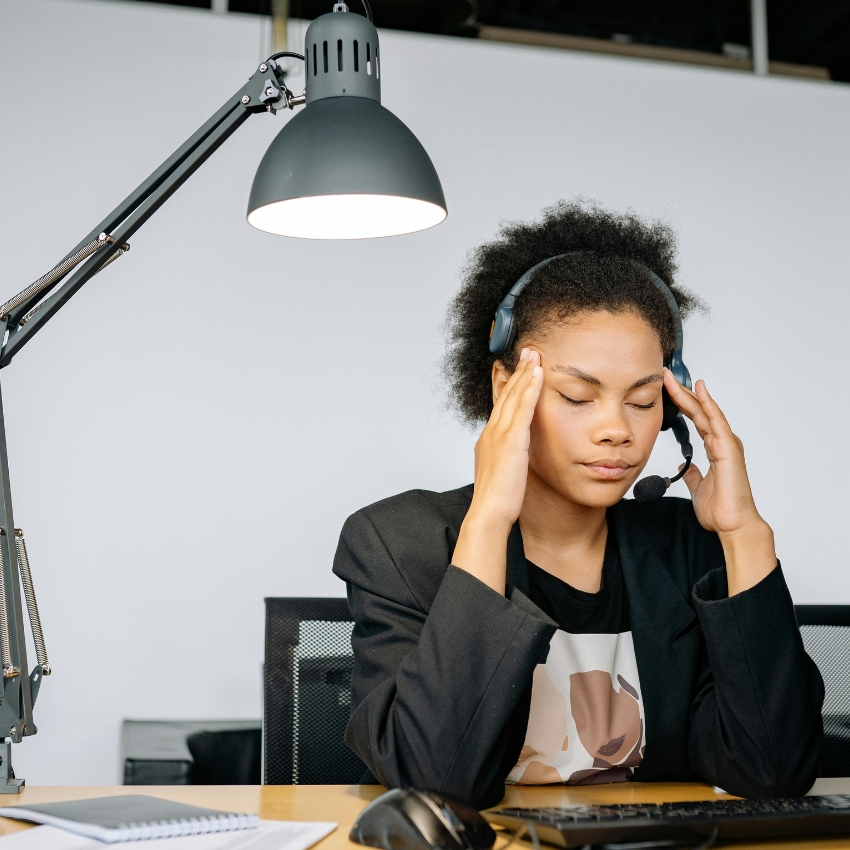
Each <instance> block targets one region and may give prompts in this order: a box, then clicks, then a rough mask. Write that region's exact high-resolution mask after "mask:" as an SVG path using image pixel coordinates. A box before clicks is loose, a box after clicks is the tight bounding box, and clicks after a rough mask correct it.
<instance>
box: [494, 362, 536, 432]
mask: <svg viewBox="0 0 850 850" xmlns="http://www.w3.org/2000/svg"><path fill="white" fill-rule="evenodd" d="M536 369H540V355H539V354H538V353H537V352H536V351H529V355H528V358H527V359H526V361H525V364H524V368H523V373H522V375H520V376H519V378H517V381H516V383H515V384H514V385H513V386H512V387H511V389H510V391H509V392H508V395H507V397H506V398H505V401H504V403H503V404H502V409H501V411H500V412H499V421H498V423H497V424H498V427H499V428H500V429H502V428H505V429H506V428H510V427H511V423H512V422H513V418H514V415H515V414H516V410H517V407H518V405H519V404H520V401H521V400H522V399H523V397H524V395H525V393H526V392H527V391H528V388H529V386H530V385H531V384H532V382H533V381H535V380H536V383H537V384H540V385H542V382H543V381H542V372H543V370H542V369H540V372H537V373H536V374H535V370H536ZM539 395H540V386H537V388H536V389H535V390H534V404H535V405H536V404H537V398H538V396H539Z"/></svg>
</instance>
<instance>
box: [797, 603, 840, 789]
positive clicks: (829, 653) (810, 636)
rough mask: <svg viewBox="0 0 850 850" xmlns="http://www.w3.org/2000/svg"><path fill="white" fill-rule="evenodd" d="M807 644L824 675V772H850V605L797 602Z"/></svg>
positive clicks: (832, 774)
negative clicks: (802, 603)
mask: <svg viewBox="0 0 850 850" xmlns="http://www.w3.org/2000/svg"><path fill="white" fill-rule="evenodd" d="M794 610H795V611H796V613H797V622H798V623H799V624H800V634H802V636H803V645H804V646H805V647H806V652H808V653H809V655H810V656H811V658H812V660H813V661H814V662H815V664H817V665H818V668H819V669H820V673H821V676H823V684H824V687H825V689H826V696H825V697H824V701H823V748H822V749H821V770H820V775H821V776H850V605H795V606H794Z"/></svg>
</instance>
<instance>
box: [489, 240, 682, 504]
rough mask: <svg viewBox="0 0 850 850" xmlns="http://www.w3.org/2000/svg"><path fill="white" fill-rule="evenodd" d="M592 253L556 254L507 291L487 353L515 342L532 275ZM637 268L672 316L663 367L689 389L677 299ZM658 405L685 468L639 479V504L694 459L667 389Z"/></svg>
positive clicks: (651, 273)
mask: <svg viewBox="0 0 850 850" xmlns="http://www.w3.org/2000/svg"><path fill="white" fill-rule="evenodd" d="M594 253H595V251H568V252H567V253H566V254H556V255H555V256H554V257H548V258H547V259H545V260H542V261H541V262H539V263H538V264H537V265H536V266H533V267H532V268H530V269H529V270H528V271H527V272H526V273H525V274H524V275H523V276H522V277H521V278H520V279H519V280H518V281H517V282H516V283H515V284H514V285H513V286H512V287H511V289H510V291H509V292H508V294H507V295H506V296H505V297H504V298H503V299H502V302H501V304H499V306H498V307H497V308H496V315H495V317H494V319H493V324H492V325H491V327H490V353H491V354H496V355H499V354H504V353H505V352H506V351H507V350H508V349H509V348H510V347H511V346H512V345H513V343H514V340H515V339H516V322H515V321H514V304H515V303H516V299H517V298H518V297H519V295H520V293H521V292H522V291H523V289H525V287H526V286H528V284H529V282H530V281H531V279H532V278H533V277H534V275H535V274H536V273H537V272H538V271H540V269H542V268H545V267H546V266H548V265H549V263H551V262H553V261H554V260H560V259H561V258H563V257H574V256H579V255H586V254H594ZM630 262H634V263H635V264H636V265H639V266H640V267H641V268H642V269H644V270H645V271H646V272H647V273H648V274H649V277H650V279H651V280H652V282H653V283H654V284H655V286H656V287H657V288H658V290H659V291H660V292H661V294H662V295H663V296H664V299H665V301H666V302H667V306H668V307H669V308H670V313H671V315H672V316H673V324H674V326H675V329H676V347H675V349H674V350H673V353H672V354H671V355H670V357H669V359H668V360H667V361H666V362H665V363H664V365H665V366H666V367H667V368H668V369H669V370H670V371H671V372H672V373H673V377H674V378H675V379H676V380H677V381H678V382H679V383H680V384H681V385H682V386H684V387H687V388H688V389H691V375H690V372H688V367H687V366H685V362H684V360H683V359H682V347H683V345H684V333H683V332H682V316H681V313H679V305H678V304H677V303H676V298H675V297H674V295H673V293H672V292H671V291H670V287H669V286H667V284H666V283H664V281H663V280H662V279H661V278H660V277H659V276H658V275H657V274H656V273H655V272H654V271H652V269H650V268H649V267H648V266H645V265H644V264H643V263H639V262H637V261H636V260H630ZM661 404H662V408H663V411H664V413H663V417H662V420H661V430H662V431H667V430H672V431H673V435H674V436H675V437H676V441H677V442H678V443H679V447H680V448H681V450H682V456H683V457H684V459H685V465H684V467H682V469H681V471H680V472H679V473H678V474H677V475H674V476H673V477H672V478H662V477H661V476H660V475H650V476H649V477H648V478H642V479H641V480H640V481H638V483H637V484H635V488H634V494H635V498H636V499H637V500H638V501H640V502H648V501H651V500H653V499H660V498H661V497H662V496H663V495H664V494H665V493H666V492H667V488H668V487H669V486H670V485H671V484H672V483H673V482H674V481H678V480H679V479H680V478H681V477H682V476H683V475H684V474H685V473H686V472H687V471H688V468H689V467H690V465H691V459H692V458H693V455H694V450H693V448H692V447H691V442H690V435H689V434H688V426H687V423H686V422H685V417H684V416H682V413H681V411H680V410H679V408H678V407H676V405H675V404H674V403H673V399H671V398H670V395H669V394H668V392H667V389H666V387H665V388H663V389H662V391H661Z"/></svg>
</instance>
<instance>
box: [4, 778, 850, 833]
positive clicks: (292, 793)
mask: <svg viewBox="0 0 850 850" xmlns="http://www.w3.org/2000/svg"><path fill="white" fill-rule="evenodd" d="M383 790H384V789H383V788H382V787H380V786H378V785H266V786H262V787H260V786H257V785H215V786H211V785H167V786H166V785H157V786H139V785H136V786H127V785H119V786H104V787H99V788H88V787H83V786H65V787H47V786H45V787H38V786H33V787H30V786H27V787H26V788H25V789H24V791H23V793H21V794H20V795H18V796H16V797H11V796H8V797H7V796H5V795H4V797H3V798H2V799H0V806H14V805H18V804H24V803H47V802H51V801H54V800H79V799H81V798H83V797H108V796H111V795H115V794H152V795H154V796H157V797H164V798H166V799H168V800H178V801H179V802H181V803H191V804H193V805H196V806H208V807H209V808H211V809H223V810H228V811H239V812H256V813H257V814H259V816H260V817H261V818H265V819H267V820H306V821H310V820H317V821H319V820H324V821H326V820H333V821H337V822H338V823H339V829H337V830H336V832H334V833H332V834H331V835H329V836H328V837H327V838H325V839H324V840H323V841H321V842H320V843H319V844H317V845H316V850H355V848H358V850H359V845H357V844H352V843H351V842H350V841H349V840H348V831H349V829H350V828H351V825H352V824H353V823H354V821H355V819H356V818H357V815H358V814H359V813H360V811H361V810H362V809H363V808H364V806H366V804H367V803H368V802H369V801H370V800H374V799H375V797H377V796H378V795H379V794H381V793H383ZM812 793H815V794H850V778H848V779H819V780H818V782H817V784H816V785H815V787H814V788H813V789H812ZM717 796H718V795H717V794H715V793H714V791H712V789H711V788H710V787H709V786H707V785H699V784H696V783H669V784H667V783H665V784H661V783H658V784H644V783H639V782H624V783H622V784H617V785H596V786H590V787H576V786H572V787H570V786H565V785H544V786H537V787H529V786H524V787H519V786H514V787H513V788H508V792H507V794H506V796H505V799H504V800H503V802H502V803H501V804H500V805H503V806H564V805H571V804H576V803H654V802H665V801H668V802H673V801H678V800H712V799H716V798H717ZM29 828H30V825H29V824H25V823H22V822H20V821H14V820H10V819H8V818H3V817H0V835H7V834H9V833H12V832H17V831H18V830H21V829H29ZM521 843H522V844H524V842H521ZM496 846H497V847H498V846H499V844H497V845H496ZM529 846H530V845H529ZM740 846H745V847H747V848H748V850H756V848H759V850H763V848H768V847H770V848H784V850H791V848H796V847H801V848H806V850H826V848H829V850H838V848H842V850H846V848H848V847H850V839H846V838H835V839H818V840H814V841H804V842H800V841H780V842H770V843H758V844H747V845H740ZM139 848H140V850H144V848H143V847H142V845H141V844H140V845H139ZM0 850H2V843H0ZM151 850H153V845H151Z"/></svg>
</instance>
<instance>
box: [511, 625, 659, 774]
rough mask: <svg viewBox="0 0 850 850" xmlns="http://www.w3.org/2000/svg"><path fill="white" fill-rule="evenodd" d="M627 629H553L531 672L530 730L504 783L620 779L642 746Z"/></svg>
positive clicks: (638, 696) (634, 669)
mask: <svg viewBox="0 0 850 850" xmlns="http://www.w3.org/2000/svg"><path fill="white" fill-rule="evenodd" d="M644 729H645V722H644V712H643V699H642V697H641V692H640V681H639V679H638V671H637V661H636V660H635V649H634V644H633V643H632V633H631V632H621V633H620V634H614V635H593V634H584V635H573V634H569V633H568V632H564V631H560V630H559V631H557V632H555V635H554V637H553V638H552V641H551V643H550V644H549V656H548V657H547V659H546V663H545V664H538V665H537V667H536V669H535V671H534V679H533V681H532V690H531V710H530V713H529V717H528V730H527V732H526V735H525V743H524V745H523V748H522V752H521V753H520V757H519V761H518V762H517V763H516V766H515V767H514V769H513V770H512V771H511V772H510V773H509V774H508V777H507V780H506V781H507V782H509V783H515V784H519V785H543V784H547V783H551V782H567V783H569V784H571V785H595V784H597V783H602V782H623V781H625V780H626V779H627V778H628V777H629V775H630V774H631V773H632V771H633V769H634V768H635V767H637V766H638V765H639V764H640V761H641V759H642V758H643V754H644V751H645V748H646V741H645V739H644V738H645V736H644Z"/></svg>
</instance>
